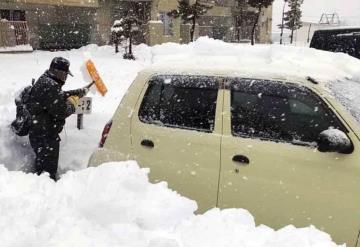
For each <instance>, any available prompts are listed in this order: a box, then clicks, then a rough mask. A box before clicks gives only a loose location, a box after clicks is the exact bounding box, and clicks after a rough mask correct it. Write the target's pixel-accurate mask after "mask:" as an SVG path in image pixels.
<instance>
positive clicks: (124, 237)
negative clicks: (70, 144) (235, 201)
mask: <svg viewBox="0 0 360 247" xmlns="http://www.w3.org/2000/svg"><path fill="white" fill-rule="evenodd" d="M147 172H148V171H147V169H140V168H139V167H138V166H137V164H136V163H135V162H133V161H129V162H123V163H121V164H119V163H109V164H104V165H102V166H100V167H97V168H89V169H84V170H82V171H77V172H68V173H67V174H65V175H63V176H62V178H61V179H60V180H59V181H58V182H57V183H55V182H53V181H52V180H50V179H49V178H48V177H46V175H41V176H40V177H38V176H35V175H32V174H30V175H29V174H24V173H22V172H9V171H8V170H7V169H5V168H4V167H0V228H1V229H2V230H1V232H0V243H1V246H2V247H15V246H17V247H50V246H51V247H56V246H59V247H60V246H76V247H82V246H84V247H85V246H86V247H88V246H96V247H102V246H104V247H112V246H113V247H115V246H116V247H118V246H124V247H125V246H126V247H199V246H207V247H232V246H233V247H335V246H336V245H335V244H334V243H333V242H331V239H330V236H329V235H327V234H326V233H323V232H321V231H319V230H317V229H315V228H314V227H308V228H302V229H296V228H294V227H292V226H287V227H285V228H283V229H281V230H279V231H274V230H273V229H271V228H269V227H266V226H264V225H260V226H255V222H254V219H253V217H252V216H251V215H250V214H249V213H248V212H247V211H246V210H243V209H228V210H222V211H220V210H218V209H213V210H210V211H208V212H207V213H205V214H204V215H198V216H195V215H194V214H193V211H194V210H195V209H196V203H195V202H194V201H191V200H189V199H186V198H184V197H181V196H180V195H178V194H177V193H176V192H173V191H171V190H169V189H168V188H167V185H166V183H164V182H162V183H158V184H151V183H149V182H148V178H147Z"/></svg>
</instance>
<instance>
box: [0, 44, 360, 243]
mask: <svg viewBox="0 0 360 247" xmlns="http://www.w3.org/2000/svg"><path fill="white" fill-rule="evenodd" d="M55 56H64V57H66V58H68V59H69V60H70V61H71V70H72V72H73V73H74V75H75V76H74V77H73V78H69V79H68V82H67V83H66V85H65V89H74V88H77V87H82V86H84V85H86V84H87V83H89V81H87V80H86V79H85V78H84V77H83V76H82V72H81V68H82V66H83V63H84V61H85V59H86V58H88V57H91V58H92V59H93V61H94V62H95V64H96V66H97V68H98V70H99V72H100V74H101V75H102V78H103V80H104V82H105V83H106V84H107V86H108V88H109V93H108V94H107V95H106V97H101V96H99V95H98V94H92V95H90V96H92V97H93V98H94V99H93V105H94V106H93V113H92V114H91V115H86V116H85V117H84V126H85V129H84V130H81V131H79V130H77V129H76V117H75V116H73V117H70V118H69V119H68V120H67V125H66V128H65V130H64V131H63V133H62V134H61V138H62V142H61V153H60V162H59V165H60V169H61V172H62V173H64V172H65V171H67V170H81V171H77V172H68V173H66V174H65V175H63V176H62V178H61V180H60V181H59V182H58V183H53V182H52V181H51V180H49V179H48V178H47V177H46V176H45V175H42V176H41V177H37V176H34V175H32V174H28V175H26V174H24V173H22V172H9V171H8V170H19V169H21V168H22V167H24V166H27V165H28V164H29V163H30V162H31V161H32V159H33V157H32V156H33V154H32V151H31V150H30V148H29V145H28V140H27V138H26V137H25V138H20V137H16V136H14V135H13V134H12V133H11V132H10V130H9V128H8V125H9V124H10V122H11V121H12V120H13V119H14V116H15V105H14V97H15V94H16V92H17V91H18V90H20V89H21V88H22V87H24V86H26V85H28V84H30V82H31V79H32V78H38V77H39V76H40V75H41V74H42V73H43V72H44V71H45V70H46V69H47V68H48V66H49V63H50V61H51V60H52V58H53V57H55ZM135 56H136V57H137V60H136V61H127V60H123V59H122V58H121V57H122V54H114V51H113V48H112V47H108V46H104V47H98V46H95V45H89V46H87V47H83V48H81V49H79V50H72V51H63V52H56V53H52V52H43V51H35V52H33V53H29V54H0V76H1V77H0V83H1V84H0V85H1V90H0V164H4V166H5V167H6V168H7V169H5V168H0V226H1V229H4V230H3V232H2V233H0V243H2V244H1V246H72V245H71V243H76V246H150V247H157V246H159V247H161V246H166V247H168V246H169V247H172V246H174V247H175V246H179V247H181V246H203V245H204V246H205V245H206V246H299V247H300V246H333V244H332V243H331V241H330V238H329V237H328V236H327V235H324V233H321V232H318V231H317V230H315V229H314V228H305V229H294V228H292V227H291V226H289V227H286V228H285V229H282V230H280V231H277V232H275V231H273V230H271V229H269V228H267V227H265V226H258V227H255V225H254V221H253V219H252V217H251V215H249V214H248V213H247V212H245V211H244V210H240V209H239V210H225V211H219V210H211V211H209V212H208V213H206V214H205V215H202V216H194V215H193V211H194V210H195V209H196V205H195V204H194V202H191V201H189V200H187V199H185V198H182V197H180V196H179V195H176V193H174V192H171V191H170V190H168V189H167V188H166V185H165V184H164V183H161V184H157V185H151V184H149V183H148V182H147V177H146V173H145V171H144V170H140V169H139V168H138V167H137V166H136V164H134V163H131V162H129V163H128V164H127V165H125V166H119V165H115V164H108V165H105V166H101V167H99V168H91V169H84V170H82V169H83V168H86V166H87V161H88V158H89V156H90V154H91V153H92V152H93V150H94V149H95V148H96V147H97V145H98V142H99V139H100V135H101V132H102V129H103V126H104V125H105V123H106V122H107V121H108V120H109V119H110V118H111V117H112V114H113V113H114V111H115V109H116V108H117V106H118V104H119V102H120V100H121V98H122V97H123V95H124V94H125V92H126V90H127V88H128V87H129V85H130V84H131V82H132V80H133V79H134V78H135V77H136V75H137V73H138V72H139V71H140V70H141V69H143V68H146V67H148V66H151V65H162V66H164V65H165V66H168V67H169V69H171V68H172V67H178V66H179V65H181V66H184V65H186V66H190V67H195V68H205V69H206V68H207V69H211V68H214V67H228V68H229V67H230V68H232V69H234V70H236V69H241V70H242V71H246V74H250V73H252V72H254V71H257V73H263V74H267V75H272V76H276V75H282V77H283V76H285V77H287V78H289V80H290V79H291V78H300V77H302V78H304V77H306V76H312V77H314V78H316V79H318V80H319V81H322V82H323V84H324V86H325V87H328V88H329V89H330V90H332V91H333V93H334V95H335V96H336V97H337V98H339V99H340V100H341V101H342V103H344V105H345V106H346V107H347V108H348V109H349V110H351V112H352V113H353V115H354V116H355V117H357V119H358V120H359V122H360V97H359V96H360V84H359V82H360V60H357V59H355V58H352V57H350V56H348V55H345V54H333V53H328V52H323V51H317V50H313V49H309V48H299V47H284V46H283V47H282V46H277V45H272V46H270V45H257V46H254V47H251V46H248V45H238V44H227V43H224V42H222V41H216V40H212V39H208V38H200V39H199V40H198V41H196V42H194V43H192V44H189V45H179V44H170V43H169V44H163V45H160V46H155V47H148V46H145V45H140V46H137V47H135ZM246 74H245V76H246ZM5 226H6V227H5Z"/></svg>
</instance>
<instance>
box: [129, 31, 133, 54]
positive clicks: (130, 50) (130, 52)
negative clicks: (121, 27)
mask: <svg viewBox="0 0 360 247" xmlns="http://www.w3.org/2000/svg"><path fill="white" fill-rule="evenodd" d="M129 56H130V57H132V56H133V54H132V32H131V31H130V35H129Z"/></svg>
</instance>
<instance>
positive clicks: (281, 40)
mask: <svg viewBox="0 0 360 247" xmlns="http://www.w3.org/2000/svg"><path fill="white" fill-rule="evenodd" d="M285 5H286V0H284V6H283V12H282V19H281V33H280V45H282V43H283V35H284V17H285Z"/></svg>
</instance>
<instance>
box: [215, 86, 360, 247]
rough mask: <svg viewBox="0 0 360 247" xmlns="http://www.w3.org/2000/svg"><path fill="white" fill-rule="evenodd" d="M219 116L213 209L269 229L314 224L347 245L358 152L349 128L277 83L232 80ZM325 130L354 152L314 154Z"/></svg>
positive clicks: (351, 238) (316, 101)
mask: <svg viewBox="0 0 360 247" xmlns="http://www.w3.org/2000/svg"><path fill="white" fill-rule="evenodd" d="M224 109H225V112H224V122H223V128H224V136H223V139H222V143H221V175H220V189H219V190H220V193H219V206H220V207H224V208H230V207H241V208H245V209H248V210H249V211H250V212H251V213H252V214H253V215H254V216H255V220H256V222H257V223H261V224H266V225H269V226H272V227H275V228H280V227H283V226H285V225H288V224H293V225H295V226H297V227H305V226H309V225H315V226H316V227H317V228H318V229H321V230H324V231H326V232H328V233H330V234H331V235H332V237H334V239H335V240H336V241H337V242H338V243H343V242H347V244H348V246H354V245H355V242H356V238H357V235H358V232H359V229H360V196H359V189H360V158H359V157H360V156H359V149H360V146H359V141H358V139H357V138H356V137H355V135H354V134H353V133H352V132H351V131H350V128H349V126H347V125H345V124H344V122H342V121H340V119H339V117H338V116H337V115H336V114H335V113H334V111H333V110H331V109H330V108H329V107H328V106H327V105H326V104H325V102H324V101H323V100H322V99H321V98H320V97H319V96H317V95H316V94H315V93H314V92H313V91H312V90H309V89H307V88H304V87H301V86H297V85H295V84H289V83H283V82H275V81H267V80H253V79H235V80H234V81H233V82H232V83H231V85H230V86H229V87H228V88H227V90H226V91H225V95H224ZM329 127H333V128H336V129H339V130H341V131H343V132H345V133H346V134H347V136H348V137H350V138H351V140H352V142H353V150H352V149H349V150H346V151H344V152H345V153H343V154H340V153H322V152H319V151H318V150H317V149H316V140H317V136H318V135H319V133H320V132H321V131H322V130H326V129H328V128H329ZM346 152H347V154H346Z"/></svg>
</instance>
